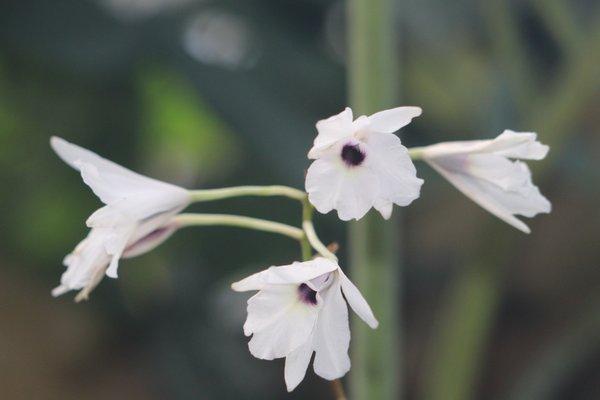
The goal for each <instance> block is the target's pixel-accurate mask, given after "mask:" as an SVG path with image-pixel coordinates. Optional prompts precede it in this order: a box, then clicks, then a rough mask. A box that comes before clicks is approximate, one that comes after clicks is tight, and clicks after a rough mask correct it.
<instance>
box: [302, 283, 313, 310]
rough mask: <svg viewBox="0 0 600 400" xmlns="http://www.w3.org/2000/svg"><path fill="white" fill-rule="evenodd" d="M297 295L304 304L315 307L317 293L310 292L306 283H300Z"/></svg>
mask: <svg viewBox="0 0 600 400" xmlns="http://www.w3.org/2000/svg"><path fill="white" fill-rule="evenodd" d="M298 294H299V295H300V300H301V301H302V302H303V303H304V304H310V305H312V306H316V305H317V292H316V291H314V290H312V289H311V288H310V286H308V285H307V284H306V283H301V284H300V286H298Z"/></svg>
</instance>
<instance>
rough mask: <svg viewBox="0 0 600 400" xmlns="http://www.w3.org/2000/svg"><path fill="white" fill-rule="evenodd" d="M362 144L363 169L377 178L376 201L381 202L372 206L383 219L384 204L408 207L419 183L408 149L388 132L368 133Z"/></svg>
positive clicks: (418, 193)
mask: <svg viewBox="0 0 600 400" xmlns="http://www.w3.org/2000/svg"><path fill="white" fill-rule="evenodd" d="M365 143H366V146H367V154H369V156H368V157H367V160H366V164H367V165H366V167H367V168H369V169H371V170H372V171H373V174H375V175H377V176H378V177H379V194H378V198H379V199H381V200H383V201H378V202H376V203H375V204H376V206H378V207H379V208H378V209H380V210H379V211H380V212H381V214H382V215H383V217H384V218H386V213H387V211H388V209H386V202H392V203H395V204H397V205H399V206H407V205H409V204H410V203H412V202H413V201H414V200H415V199H417V198H418V197H419V195H420V191H421V185H422V184H423V180H422V179H419V178H417V170H416V168H415V166H414V164H413V162H412V160H411V159H410V156H409V154H408V150H407V149H406V147H404V146H403V145H402V143H401V141H400V138H399V137H398V136H396V135H393V134H391V133H371V134H369V135H368V136H367V137H366V138H365ZM390 214H391V210H390ZM388 218H389V216H388Z"/></svg>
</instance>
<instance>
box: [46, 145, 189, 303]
mask: <svg viewBox="0 0 600 400" xmlns="http://www.w3.org/2000/svg"><path fill="white" fill-rule="evenodd" d="M50 144H51V146H52V148H53V149H54V151H55V152H56V153H57V154H58V155H59V156H60V158H62V159H63V161H65V162H66V163H67V164H69V165H70V166H72V167H73V168H75V169H77V170H79V172H80V173H81V176H82V177H83V181H84V182H85V183H86V184H87V185H88V186H90V187H91V189H92V191H93V192H94V193H95V194H96V195H97V196H98V197H99V198H100V200H101V201H102V202H103V203H105V204H106V205H105V206H104V207H102V208H100V209H99V210H97V211H96V212H94V213H93V214H92V215H91V216H90V217H89V218H88V220H87V225H88V226H89V227H90V228H92V229H91V230H90V232H89V234H88V236H87V237H86V238H85V239H84V240H83V241H81V243H79V245H78V246H77V247H76V248H75V250H74V251H73V252H72V253H71V254H69V255H68V256H67V257H65V260H64V264H65V266H66V267H67V270H66V271H65V273H63V275H62V277H61V281H60V286H58V287H57V288H55V289H54V290H53V291H52V294H53V295H54V296H59V295H61V294H63V293H65V292H67V291H69V290H80V289H83V291H82V292H81V293H80V295H79V296H78V297H77V299H78V300H80V299H85V298H87V296H88V295H89V293H90V291H91V290H92V289H93V288H94V287H95V286H97V285H98V283H99V282H100V281H101V280H102V278H103V277H104V275H105V274H106V275H107V276H109V277H111V278H116V277H117V268H118V263H119V259H120V258H127V257H134V256H137V255H140V254H143V253H145V252H147V251H150V250H152V249H153V248H155V247H156V246H158V245H159V244H160V243H162V242H163V241H165V240H166V239H167V238H168V237H169V236H170V235H171V234H172V233H173V232H174V231H175V230H176V229H177V226H176V224H175V223H174V222H173V221H172V220H173V217H174V216H175V215H176V214H178V213H179V212H180V211H181V210H183V209H184V208H185V207H187V205H188V204H189V203H190V195H189V193H188V191H187V190H185V189H183V188H180V187H178V186H175V185H171V184H168V183H164V182H160V181H157V180H154V179H151V178H148V177H145V176H142V175H139V174H137V173H135V172H133V171H130V170H128V169H126V168H124V167H121V166H119V165H117V164H115V163H113V162H111V161H108V160H106V159H104V158H102V157H100V156H98V155H97V154H95V153H93V152H91V151H89V150H86V149H83V148H81V147H79V146H76V145H74V144H72V143H69V142H67V141H65V140H63V139H61V138H58V137H53V138H52V139H51V140H50Z"/></svg>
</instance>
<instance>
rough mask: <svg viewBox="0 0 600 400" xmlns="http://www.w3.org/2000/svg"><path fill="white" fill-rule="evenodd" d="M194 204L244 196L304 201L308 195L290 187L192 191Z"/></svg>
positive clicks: (276, 186) (242, 187)
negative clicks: (287, 198) (276, 197)
mask: <svg viewBox="0 0 600 400" xmlns="http://www.w3.org/2000/svg"><path fill="white" fill-rule="evenodd" d="M190 196H191V198H192V201H193V202H201V201H214V200H222V199H229V198H232V197H242V196H260V197H267V196H282V197H289V198H291V199H294V200H300V201H302V200H304V198H305V197H306V193H304V192H303V191H302V190H298V189H295V188H292V187H289V186H281V185H275V186H234V187H228V188H222V189H203V190H190Z"/></svg>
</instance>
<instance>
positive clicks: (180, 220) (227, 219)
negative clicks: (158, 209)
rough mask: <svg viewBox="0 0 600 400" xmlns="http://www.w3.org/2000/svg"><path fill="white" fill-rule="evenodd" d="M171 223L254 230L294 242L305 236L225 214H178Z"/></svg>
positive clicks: (284, 227) (270, 223) (288, 228)
mask: <svg viewBox="0 0 600 400" xmlns="http://www.w3.org/2000/svg"><path fill="white" fill-rule="evenodd" d="M173 221H174V222H175V223H176V224H178V225H179V226H180V227H185V226H215V225H223V226H236V227H238V228H247V229H254V230H257V231H263V232H271V233H278V234H280V235H283V236H287V237H290V238H292V239H295V240H302V239H303V238H304V237H305V235H304V232H303V231H302V229H299V228H296V227H295V226H290V225H286V224H282V223H279V222H273V221H267V220H264V219H259V218H251V217H245V216H241V215H227V214H179V215H178V216H176V217H175V218H173Z"/></svg>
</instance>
